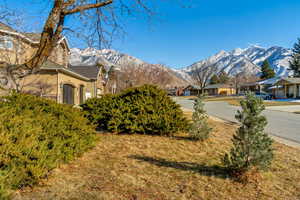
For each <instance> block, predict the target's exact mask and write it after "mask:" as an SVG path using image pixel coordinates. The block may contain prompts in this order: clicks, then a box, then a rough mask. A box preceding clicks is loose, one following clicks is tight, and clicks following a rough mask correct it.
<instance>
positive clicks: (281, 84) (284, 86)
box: [272, 77, 300, 98]
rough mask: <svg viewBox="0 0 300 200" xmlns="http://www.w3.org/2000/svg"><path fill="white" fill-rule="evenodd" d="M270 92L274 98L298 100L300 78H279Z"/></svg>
mask: <svg viewBox="0 0 300 200" xmlns="http://www.w3.org/2000/svg"><path fill="white" fill-rule="evenodd" d="M272 91H273V95H274V96H275V97H276V98H300V78H290V77H287V78H280V79H279V80H278V81H277V82H276V83H275V84H274V86H273V87H272Z"/></svg>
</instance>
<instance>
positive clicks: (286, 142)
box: [182, 108, 300, 149]
mask: <svg viewBox="0 0 300 200" xmlns="http://www.w3.org/2000/svg"><path fill="white" fill-rule="evenodd" d="M182 110H183V111H185V110H186V111H189V112H193V110H191V109H187V108H183V109H182ZM209 118H210V119H212V120H214V121H218V122H223V123H225V124H230V125H234V126H238V125H239V123H237V122H234V121H230V120H227V119H222V118H219V117H216V116H212V115H209ZM268 134H269V136H270V137H271V138H272V139H274V140H275V141H276V142H279V143H281V144H284V145H287V146H290V147H294V148H297V149H300V143H298V142H296V141H292V140H290V139H286V138H283V137H280V136H277V135H275V134H273V133H268Z"/></svg>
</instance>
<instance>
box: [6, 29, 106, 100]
mask: <svg viewBox="0 0 300 200" xmlns="http://www.w3.org/2000/svg"><path fill="white" fill-rule="evenodd" d="M39 40H40V34H37V33H21V32H17V31H16V30H14V29H12V28H11V27H9V26H7V25H5V24H2V23H0V62H1V63H10V64H19V63H24V62H26V61H27V60H29V59H30V58H31V57H32V56H33V55H34V53H35V52H36V50H37V48H38V45H39ZM69 55H70V49H69V46H68V42H67V39H66V38H65V37H62V38H61V39H60V40H59V42H58V44H57V46H56V47H55V49H54V51H53V52H52V54H51V56H50V57H49V59H48V60H47V61H46V62H45V63H44V64H43V66H41V70H40V71H39V72H38V73H37V74H32V75H29V76H26V77H25V78H23V79H22V80H19V86H20V89H21V92H24V93H31V94H35V95H38V96H41V97H45V98H49V99H52V100H55V101H56V102H58V103H66V104H74V105H78V104H81V103H83V102H84V101H85V100H86V99H87V98H91V97H97V96H99V95H101V94H102V93H103V91H104V87H103V82H102V80H103V77H102V73H101V65H99V66H71V65H69Z"/></svg>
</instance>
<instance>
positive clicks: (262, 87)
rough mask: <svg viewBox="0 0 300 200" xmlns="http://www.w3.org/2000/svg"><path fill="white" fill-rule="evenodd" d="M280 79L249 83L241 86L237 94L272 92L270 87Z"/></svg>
mask: <svg viewBox="0 0 300 200" xmlns="http://www.w3.org/2000/svg"><path fill="white" fill-rule="evenodd" d="M279 79H280V78H278V77H274V78H270V79H266V80H261V81H256V82H250V83H244V84H241V85H240V87H239V88H238V89H239V92H238V93H239V94H245V93H246V92H262V91H264V92H268V93H271V92H272V88H271V87H272V86H273V85H274V84H275V83H276V82H277V81H278V80H279Z"/></svg>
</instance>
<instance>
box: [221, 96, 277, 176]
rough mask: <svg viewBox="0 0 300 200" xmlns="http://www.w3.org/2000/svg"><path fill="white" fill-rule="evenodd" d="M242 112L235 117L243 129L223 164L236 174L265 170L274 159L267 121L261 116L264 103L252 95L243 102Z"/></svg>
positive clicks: (237, 133) (233, 140) (239, 131)
mask: <svg viewBox="0 0 300 200" xmlns="http://www.w3.org/2000/svg"><path fill="white" fill-rule="evenodd" d="M241 106H242V110H241V111H238V113H237V115H236V116H235V117H236V119H237V120H238V121H239V122H241V124H242V125H241V127H239V129H238V130H237V132H236V134H235V135H234V136H233V139H232V142H233V145H234V147H233V148H232V149H231V151H230V153H229V154H226V155H225V156H224V158H223V164H224V165H225V166H226V167H228V168H229V169H230V170H231V172H233V173H234V174H243V173H245V172H247V171H249V170H250V169H252V168H255V169H257V170H264V169H267V168H268V167H269V165H270V164H271V161H272V159H273V149H272V143H273V140H272V139H271V138H269V136H268V135H267V134H266V133H264V128H265V126H266V125H267V119H266V117H265V116H263V115H262V114H261V112H262V111H263V110H264V109H265V107H264V105H263V101H262V100H261V99H260V98H257V97H255V96H254V95H253V94H252V93H248V94H247V95H246V99H245V100H242V101H241Z"/></svg>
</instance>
